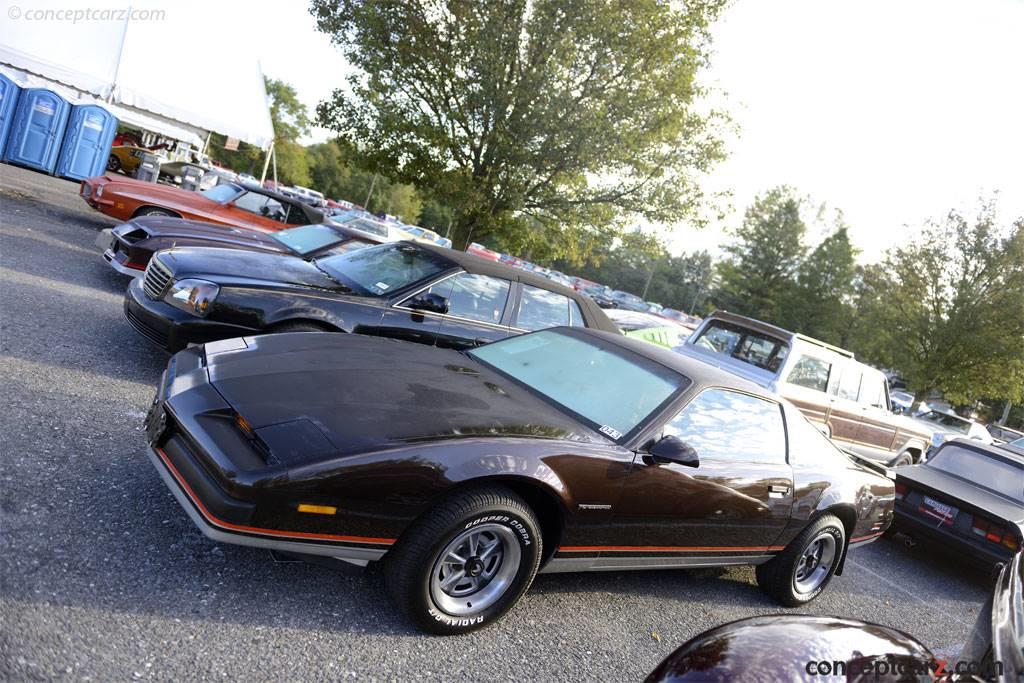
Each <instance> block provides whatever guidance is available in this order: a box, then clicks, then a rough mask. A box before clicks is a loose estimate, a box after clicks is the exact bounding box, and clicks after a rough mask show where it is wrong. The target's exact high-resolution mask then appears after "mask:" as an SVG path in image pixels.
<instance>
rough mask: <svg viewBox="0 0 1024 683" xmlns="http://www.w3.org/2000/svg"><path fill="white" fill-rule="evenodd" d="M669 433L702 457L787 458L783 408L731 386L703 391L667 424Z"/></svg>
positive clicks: (764, 460) (773, 461) (738, 459)
mask: <svg viewBox="0 0 1024 683" xmlns="http://www.w3.org/2000/svg"><path fill="white" fill-rule="evenodd" d="M665 435H666V436H677V437H679V438H680V439H682V440H683V441H685V442H686V443H688V444H690V445H691V446H693V448H694V449H696V451H697V457H699V458H701V459H702V460H703V459H713V460H736V461H744V462H772V463H784V462H785V461H786V430H785V427H784V426H783V421H782V407H781V406H780V405H779V404H778V403H775V402H774V401H768V400H766V399H763V398H758V397H756V396H750V395H749V394H741V393H739V392H736V391H730V390H728V389H707V390H705V391H703V392H702V393H701V394H700V395H699V396H697V397H696V398H695V399H693V400H692V401H690V402H689V403H688V404H687V405H686V407H685V408H683V409H682V411H680V413H679V414H678V415H676V417H675V418H673V419H672V421H671V422H669V423H668V424H667V425H665Z"/></svg>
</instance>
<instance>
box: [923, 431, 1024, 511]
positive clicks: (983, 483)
mask: <svg viewBox="0 0 1024 683" xmlns="http://www.w3.org/2000/svg"><path fill="white" fill-rule="evenodd" d="M925 467H932V468H934V469H937V470H940V471H942V472H946V473H948V474H952V475H955V476H957V477H960V478H961V479H964V480H966V481H969V482H971V483H973V484H974V485H975V486H980V487H982V488H986V489H988V490H989V491H995V492H996V493H998V494H1000V495H1003V496H1006V497H1007V498H1010V499H1012V500H1015V501H1017V502H1018V503H1024V464H1020V463H1017V464H1014V463H1012V462H1009V461H1007V460H1003V459H1002V458H996V457H992V456H989V455H985V454H983V453H979V452H978V451H976V450H974V449H971V448H964V447H962V446H958V445H957V444H955V443H951V444H946V445H945V446H943V447H942V448H941V449H940V450H939V451H938V452H937V453H935V455H933V456H932V457H931V458H929V459H928V462H926V463H925Z"/></svg>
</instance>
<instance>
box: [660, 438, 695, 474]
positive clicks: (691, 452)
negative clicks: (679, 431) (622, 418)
mask: <svg viewBox="0 0 1024 683" xmlns="http://www.w3.org/2000/svg"><path fill="white" fill-rule="evenodd" d="M647 452H648V453H650V454H651V456H653V457H654V459H655V460H662V461H666V462H674V463H676V464H678V465H685V466H687V467H697V466H698V465H700V458H698V457H697V450H696V449H695V448H694V447H693V446H691V445H690V444H688V443H686V442H685V441H683V440H682V439H680V438H679V437H678V436H665V437H662V439H661V440H660V441H657V442H656V443H655V444H654V445H653V446H651V447H650V448H648V449H647Z"/></svg>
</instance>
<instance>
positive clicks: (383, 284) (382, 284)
mask: <svg viewBox="0 0 1024 683" xmlns="http://www.w3.org/2000/svg"><path fill="white" fill-rule="evenodd" d="M388 287H390V285H389V284H388V283H386V282H378V283H377V289H379V290H380V291H382V292H384V291H387V289H388Z"/></svg>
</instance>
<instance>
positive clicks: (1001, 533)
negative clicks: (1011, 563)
mask: <svg viewBox="0 0 1024 683" xmlns="http://www.w3.org/2000/svg"><path fill="white" fill-rule="evenodd" d="M971 531H972V532H974V533H975V534H976V535H978V536H981V537H982V538H984V539H985V540H986V541H992V542H993V543H1001V544H1003V545H1005V546H1006V547H1007V548H1010V549H1011V550H1016V549H1017V547H1018V543H1017V538H1016V537H1015V536H1014V535H1013V532H1012V531H1007V530H1006V529H1004V528H1003V527H1001V526H999V525H998V524H994V523H992V522H990V521H988V520H986V519H982V518H981V517H975V518H974V521H973V522H972V523H971Z"/></svg>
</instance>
